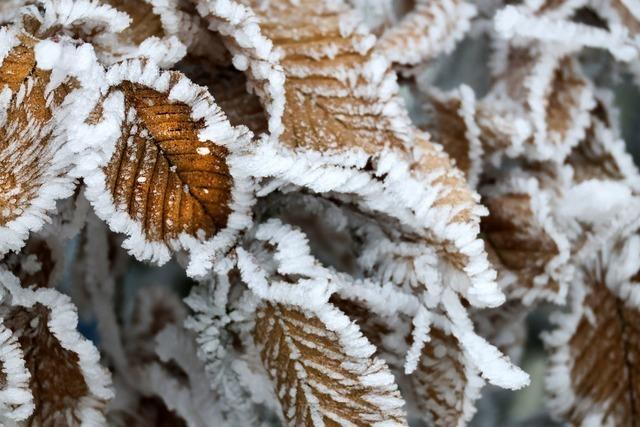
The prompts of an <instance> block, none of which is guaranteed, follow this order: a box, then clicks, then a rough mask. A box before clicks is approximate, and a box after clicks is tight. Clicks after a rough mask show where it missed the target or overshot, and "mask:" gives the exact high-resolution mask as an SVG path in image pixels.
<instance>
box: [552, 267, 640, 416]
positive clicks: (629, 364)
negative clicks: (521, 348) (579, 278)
mask: <svg viewBox="0 0 640 427" xmlns="http://www.w3.org/2000/svg"><path fill="white" fill-rule="evenodd" d="M614 268H615V267H614ZM605 271H606V270H605ZM605 271H603V272H602V273H604V272H605ZM590 274H593V276H590V277H588V278H587V279H586V281H585V282H580V283H578V284H576V286H575V291H574V292H575V293H574V299H575V300H574V304H573V307H572V310H571V312H570V313H569V314H564V315H561V316H559V317H558V318H557V319H556V323H557V326H558V329H557V330H556V331H554V332H553V333H551V334H549V335H547V336H546V337H545V341H546V344H547V345H548V347H549V348H550V350H551V352H552V353H551V367H550V370H549V372H548V375H547V389H548V391H549V393H550V394H551V397H552V401H551V406H552V409H553V410H554V411H555V412H556V414H557V415H559V416H561V417H563V418H564V419H566V420H567V421H569V422H570V423H571V425H576V426H578V425H584V423H586V422H590V423H593V425H606V426H633V425H636V424H637V422H638V419H637V416H638V415H637V414H638V413H639V412H638V411H639V410H640V397H639V396H640V394H639V393H638V388H639V387H640V382H639V378H640V372H639V365H638V360H639V357H640V331H638V324H639V322H640V313H639V312H638V310H637V308H635V307H630V306H629V305H628V304H627V303H626V302H625V301H623V300H621V299H619V298H617V297H616V296H615V295H614V294H613V293H612V292H611V290H610V289H609V288H608V287H607V286H606V285H605V280H606V279H605V278H604V274H602V275H601V274H600V273H590Z"/></svg>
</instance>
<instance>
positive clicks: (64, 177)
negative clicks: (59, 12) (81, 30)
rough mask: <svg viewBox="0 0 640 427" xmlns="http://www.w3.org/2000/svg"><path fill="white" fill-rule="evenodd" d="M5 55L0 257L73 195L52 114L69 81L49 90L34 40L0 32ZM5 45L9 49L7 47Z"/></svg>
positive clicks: (0, 83) (0, 76)
mask: <svg viewBox="0 0 640 427" xmlns="http://www.w3.org/2000/svg"><path fill="white" fill-rule="evenodd" d="M0 39H2V40H1V41H0V42H1V43H4V44H5V47H8V50H9V51H8V53H7V54H6V56H5V57H4V58H3V60H2V65H1V67H0V87H2V88H3V89H2V90H3V91H2V106H1V107H0V123H1V124H2V126H1V127H0V236H1V238H0V254H1V253H5V252H6V251H7V250H15V249H19V248H20V246H21V245H22V243H23V242H24V240H26V238H27V235H28V232H29V231H33V230H37V229H38V228H40V227H41V226H42V224H43V222H44V219H46V218H47V215H48V213H49V212H50V211H51V210H52V209H54V208H55V200H56V199H60V198H64V197H67V196H69V195H71V194H72V189H73V186H74V182H73V179H72V178H71V177H69V176H68V174H67V173H68V171H69V169H70V167H71V164H72V158H71V156H70V153H69V152H68V150H67V149H66V148H65V143H66V141H64V139H63V138H61V137H59V136H58V135H56V134H55V133H56V132H57V130H56V124H55V120H54V114H56V112H57V110H58V109H59V106H60V104H61V103H62V102H63V100H64V99H65V96H66V95H67V94H68V92H69V90H70V89H71V87H70V84H71V83H72V82H71V81H70V79H65V81H64V82H63V83H62V84H57V85H55V86H54V87H53V90H51V88H48V85H49V84H50V83H51V84H53V82H51V80H50V78H51V72H50V71H46V70H43V69H41V68H38V66H37V64H36V54H35V50H34V48H35V47H36V45H37V44H38V40H36V39H34V38H32V37H30V36H28V35H25V34H22V35H17V34H15V33H14V31H13V30H12V29H7V28H3V29H0ZM7 45H8V46H7Z"/></svg>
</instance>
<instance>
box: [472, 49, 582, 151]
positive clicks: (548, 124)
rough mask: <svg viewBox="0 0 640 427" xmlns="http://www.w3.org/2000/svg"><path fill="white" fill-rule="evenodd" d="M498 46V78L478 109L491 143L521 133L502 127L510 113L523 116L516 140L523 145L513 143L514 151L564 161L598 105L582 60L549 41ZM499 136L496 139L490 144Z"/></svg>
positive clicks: (519, 117)
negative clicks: (581, 65) (580, 64)
mask: <svg viewBox="0 0 640 427" xmlns="http://www.w3.org/2000/svg"><path fill="white" fill-rule="evenodd" d="M499 46H500V47H499V48H498V49H497V51H496V59H495V62H496V63H500V64H501V66H500V67H499V68H498V69H496V70H494V74H495V75H494V77H495V78H496V82H495V84H494V86H493V88H492V91H491V92H490V94H489V95H488V97H487V98H486V99H485V100H484V102H483V103H481V105H480V108H479V110H480V111H481V112H480V113H479V114H480V117H481V118H479V120H478V122H479V124H480V126H481V128H483V129H486V130H488V135H486V136H484V139H485V140H487V145H488V146H493V147H496V148H499V147H501V146H504V145H505V142H504V141H503V140H504V139H505V137H506V138H509V137H510V136H512V135H516V134H517V132H514V131H511V130H510V131H508V132H506V134H505V132H504V131H501V130H500V127H502V126H500V125H499V123H500V122H501V121H502V120H503V117H510V118H511V121H515V120H516V119H519V120H520V121H521V122H522V124H521V125H519V127H520V128H523V129H521V130H520V132H519V133H521V135H520V139H515V140H514V141H513V142H515V143H518V144H521V143H523V146H522V147H510V148H511V149H512V150H515V151H516V152H517V151H518V150H522V149H524V150H525V153H527V154H528V155H529V156H531V157H532V158H535V159H549V158H556V159H560V160H561V159H563V158H564V157H565V156H566V155H567V154H568V153H569V151H570V149H571V148H572V147H573V146H575V145H576V144H577V143H578V142H579V141H580V139H582V137H583V136H584V132H585V130H586V128H587V127H588V125H589V111H590V110H591V109H592V108H593V107H594V98H593V93H592V92H593V90H592V86H591V84H590V83H589V81H588V80H587V79H586V78H585V76H584V75H583V74H582V71H581V70H580V66H579V64H578V62H577V61H576V60H575V59H574V58H572V57H570V56H567V55H566V54H565V52H563V51H561V50H557V49H555V50H554V49H553V48H548V46H546V45H532V46H530V47H529V48H521V47H511V46H508V45H506V44H502V45H499ZM514 112H516V113H515V114H514ZM514 116H515V117H514ZM492 118H493V119H492ZM492 122H493V123H492ZM524 126H527V128H528V129H524ZM529 132H530V135H527V133H529ZM496 137H497V138H498V142H492V141H491V138H496ZM513 142H512V144H513Z"/></svg>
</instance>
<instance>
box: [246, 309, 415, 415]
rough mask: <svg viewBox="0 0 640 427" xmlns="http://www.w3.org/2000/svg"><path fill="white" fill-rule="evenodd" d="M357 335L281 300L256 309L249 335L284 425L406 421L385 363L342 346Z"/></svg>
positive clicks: (353, 341)
mask: <svg viewBox="0 0 640 427" xmlns="http://www.w3.org/2000/svg"><path fill="white" fill-rule="evenodd" d="M353 327H354V325H350V326H349V327H348V328H353ZM358 335H360V334H359V333H358V334H355V335H351V336H349V337H345V336H344V332H343V336H340V335H339V334H338V333H336V332H333V331H331V330H329V329H327V327H326V326H325V325H324V324H323V323H322V322H321V321H320V320H319V319H318V318H317V317H315V316H313V315H311V314H305V313H303V312H301V311H299V310H297V309H293V308H287V307H284V306H282V305H271V304H267V305H266V306H264V307H263V308H261V309H260V310H259V311H258V313H257V318H256V327H255V331H254V337H255V340H256V343H257V345H258V347H259V349H260V356H261V358H262V361H263V363H264V365H265V368H266V369H267V372H269V375H270V376H271V378H272V380H273V381H274V384H275V391H276V395H277V396H278V398H279V400H280V404H281V405H282V409H283V417H284V419H285V420H286V422H287V424H289V425H308V426H312V425H325V424H326V425H339V424H340V423H341V422H350V423H353V424H354V425H358V426H369V425H372V424H375V423H376V422H382V421H389V422H394V423H395V424H397V425H406V424H405V420H404V415H403V413H402V410H401V409H400V407H401V406H402V405H403V401H402V399H401V397H400V394H399V392H398V391H397V387H396V385H395V383H394V379H393V376H392V375H391V373H390V372H389V370H388V368H387V366H386V365H385V364H384V362H382V361H381V360H379V359H372V358H370V357H369V356H367V355H366V354H363V355H361V356H357V355H356V354H354V352H353V350H351V351H350V350H347V349H346V348H345V346H355V347H358V346H359V344H360V343H359V342H358V341H360V340H362V339H363V338H362V336H361V335H360V336H359V337H358Z"/></svg>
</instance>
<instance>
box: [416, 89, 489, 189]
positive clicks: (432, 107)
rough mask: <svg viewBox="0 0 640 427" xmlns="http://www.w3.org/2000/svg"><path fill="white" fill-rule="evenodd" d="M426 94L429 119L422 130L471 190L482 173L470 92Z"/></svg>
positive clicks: (471, 93)
mask: <svg viewBox="0 0 640 427" xmlns="http://www.w3.org/2000/svg"><path fill="white" fill-rule="evenodd" d="M430 95H431V96H430V97H429V101H430V102H429V104H428V106H427V108H428V109H429V112H430V113H431V115H432V117H431V120H430V121H429V123H428V124H426V125H425V126H424V127H423V129H424V130H427V131H429V133H430V134H431V135H432V136H433V137H434V139H435V140H436V141H438V142H439V143H440V144H442V147H443V148H444V149H445V151H446V152H447V154H448V155H449V156H450V157H451V158H452V159H453V161H454V164H455V166H456V167H457V168H458V169H460V170H461V171H463V172H464V173H465V175H466V178H467V182H469V185H470V186H471V187H475V186H476V185H477V183H478V180H479V178H480V172H481V171H482V146H481V142H480V139H479V129H478V125H477V124H476V119H475V114H476V111H475V110H476V107H475V99H474V95H473V92H472V91H471V90H470V89H469V88H468V87H466V86H464V87H461V88H459V89H458V90H455V91H453V92H452V93H447V94H445V93H436V92H435V91H434V92H433V93H431V94H430Z"/></svg>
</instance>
